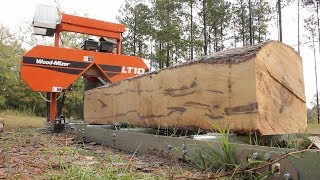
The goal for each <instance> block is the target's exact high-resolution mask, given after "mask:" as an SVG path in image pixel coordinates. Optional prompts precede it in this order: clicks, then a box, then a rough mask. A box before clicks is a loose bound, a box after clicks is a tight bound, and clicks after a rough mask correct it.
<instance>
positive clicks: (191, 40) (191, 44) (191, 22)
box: [190, 0, 193, 60]
mask: <svg viewBox="0 0 320 180" xmlns="http://www.w3.org/2000/svg"><path fill="white" fill-rule="evenodd" d="M192 6H193V0H191V1H190V9H191V12H190V60H192V59H193V7H192Z"/></svg>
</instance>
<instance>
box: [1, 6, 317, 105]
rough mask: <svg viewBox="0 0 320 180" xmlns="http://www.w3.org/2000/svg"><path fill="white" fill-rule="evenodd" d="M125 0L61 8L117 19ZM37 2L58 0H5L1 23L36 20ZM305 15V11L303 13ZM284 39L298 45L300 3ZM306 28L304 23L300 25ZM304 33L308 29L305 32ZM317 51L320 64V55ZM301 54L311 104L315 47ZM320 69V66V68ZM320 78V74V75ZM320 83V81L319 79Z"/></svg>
mask: <svg viewBox="0 0 320 180" xmlns="http://www.w3.org/2000/svg"><path fill="white" fill-rule="evenodd" d="M124 2H125V0H64V1H62V2H61V9H62V11H64V12H65V13H68V14H74V13H77V14H84V13H86V14H88V17H89V18H94V19H99V20H103V21H109V22H117V20H116V16H117V15H118V14H119V13H118V12H119V9H120V8H121V5H122V4H124ZM37 4H46V5H53V6H54V5H56V3H55V2H54V0H9V1H3V2H1V6H0V24H2V25H5V26H7V27H9V28H10V29H11V30H12V31H13V32H15V30H16V29H18V27H19V26H21V25H23V23H25V22H30V23H31V22H32V19H33V16H34V12H35V7H36V5H37ZM302 15H303V13H302ZM282 18H283V42H284V43H285V44H287V45H290V46H292V47H293V48H295V49H297V46H296V45H297V13H296V6H295V5H291V6H289V7H286V8H284V9H283V13H282ZM300 28H301V29H303V24H302V25H301V26H300ZM301 33H302V34H303V33H305V32H303V30H302V32H301ZM269 37H270V39H273V40H277V39H278V33H277V29H276V24H272V25H271V29H270V36H269ZM318 54H319V52H318V51H317V61H319V62H318V67H319V68H320V57H319V55H318ZM301 57H302V60H303V68H304V80H305V81H304V82H305V94H306V99H307V106H308V107H310V106H311V101H312V100H313V95H314V94H315V92H316V90H315V87H316V86H315V71H314V58H313V50H312V49H311V48H310V47H308V45H305V46H303V47H301ZM319 68H318V69H319ZM319 71H320V70H319ZM319 79H320V78H319ZM319 84H320V83H319ZM319 87H320V85H319Z"/></svg>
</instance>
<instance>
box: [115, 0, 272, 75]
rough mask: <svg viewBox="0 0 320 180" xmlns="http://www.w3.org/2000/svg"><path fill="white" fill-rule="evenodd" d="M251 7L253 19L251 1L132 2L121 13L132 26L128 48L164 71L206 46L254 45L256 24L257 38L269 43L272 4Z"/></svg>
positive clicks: (258, 1)
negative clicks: (249, 9) (250, 16)
mask: <svg viewBox="0 0 320 180" xmlns="http://www.w3.org/2000/svg"><path fill="white" fill-rule="evenodd" d="M251 6H252V8H251V9H252V12H251V14H252V22H249V19H248V12H249V11H248V2H247V1H243V0H237V1H227V0H205V2H203V1H202V2H200V1H196V0H177V1H171V0H154V1H137V0H127V1H126V2H125V4H124V5H123V7H122V8H121V11H120V13H119V16H118V17H117V18H118V20H119V21H120V22H121V23H123V24H125V25H126V27H127V33H125V35H124V43H123V45H124V47H123V51H124V53H126V54H131V55H137V56H140V57H143V58H147V59H150V61H151V63H150V64H151V65H152V66H153V67H154V68H156V69H162V68H165V67H169V66H172V65H174V64H176V63H181V62H184V61H185V60H186V59H188V58H190V59H191V58H193V57H194V56H193V55H195V56H201V55H203V54H204V52H203V51H202V48H204V46H205V44H206V46H207V49H208V51H209V53H213V52H217V51H221V50H223V49H225V48H228V47H230V46H233V47H236V46H237V44H239V43H240V42H243V43H242V45H248V42H249V41H250V40H249V37H251V36H249V24H250V23H251V24H252V38H253V42H254V43H258V42H262V41H265V40H266V35H267V34H268V32H267V29H268V23H269V21H270V20H271V19H270V18H271V16H270V14H271V12H272V8H271V5H270V3H269V2H268V1H266V0H252V5H251ZM205 27H206V28H205ZM204 37H206V38H204ZM204 39H206V42H205V40H204Z"/></svg>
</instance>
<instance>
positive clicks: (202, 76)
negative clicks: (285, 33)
mask: <svg viewBox="0 0 320 180" xmlns="http://www.w3.org/2000/svg"><path fill="white" fill-rule="evenodd" d="M84 117H85V121H86V122H89V123H94V124H119V123H128V124H133V125H137V126H142V127H156V128H157V127H172V128H179V129H190V128H195V129H198V128H200V129H203V130H211V129H213V128H214V127H213V125H212V124H214V126H219V127H222V128H230V129H231V130H232V131H233V132H237V133H248V132H254V131H255V132H258V133H260V134H261V135H273V134H287V133H298V132H302V131H304V130H305V129H306V126H307V115H306V101H305V96H304V82H303V72H302V60H301V57H300V56H299V54H298V53H296V52H295V51H294V50H293V49H292V48H291V47H289V46H287V45H285V44H283V43H281V42H276V41H270V42H266V43H261V44H257V45H254V46H250V47H243V48H236V49H230V50H226V51H222V52H218V53H216V54H213V55H211V56H206V57H203V58H201V59H199V60H197V61H192V62H188V63H185V64H182V65H179V66H175V67H171V68H167V69H163V70H161V71H158V72H153V73H149V74H144V75H140V76H137V77H134V78H130V79H126V80H123V81H121V82H119V83H116V84H113V85H109V86H104V87H99V88H96V89H93V90H90V91H87V92H86V93H85V103H84Z"/></svg>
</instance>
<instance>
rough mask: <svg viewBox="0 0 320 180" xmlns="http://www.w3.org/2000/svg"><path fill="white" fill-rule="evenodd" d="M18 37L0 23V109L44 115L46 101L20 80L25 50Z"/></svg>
mask: <svg viewBox="0 0 320 180" xmlns="http://www.w3.org/2000/svg"><path fill="white" fill-rule="evenodd" d="M16 37H17V36H15V35H14V34H12V33H10V32H9V30H8V28H6V27H4V26H1V25H0V72H1V73H0V84H1V86H0V88H1V91H0V109H6V108H8V109H17V110H20V111H29V112H32V113H34V114H37V115H44V109H45V108H44V107H45V103H44V101H43V100H41V99H40V98H39V96H38V94H36V93H34V92H32V91H31V90H30V89H29V88H28V86H27V85H26V84H25V83H24V82H23V81H22V80H20V77H19V73H20V72H19V70H20V60H21V56H22V54H23V53H24V52H25V50H24V49H23V48H22V47H21V43H20V42H19V40H18V39H17V38H16Z"/></svg>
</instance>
